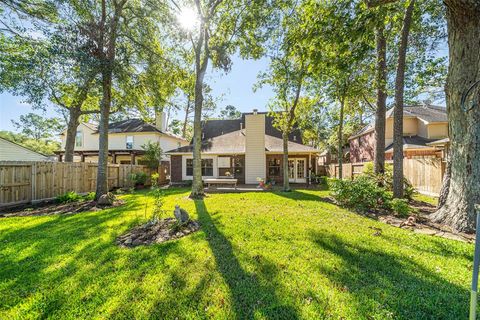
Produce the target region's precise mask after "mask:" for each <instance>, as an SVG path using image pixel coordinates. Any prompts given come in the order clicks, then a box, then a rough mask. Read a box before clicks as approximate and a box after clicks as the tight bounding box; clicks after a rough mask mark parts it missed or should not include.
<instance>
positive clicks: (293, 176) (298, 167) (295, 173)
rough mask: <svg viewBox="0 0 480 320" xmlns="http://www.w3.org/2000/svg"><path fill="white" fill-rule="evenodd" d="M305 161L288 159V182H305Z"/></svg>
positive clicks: (302, 159)
mask: <svg viewBox="0 0 480 320" xmlns="http://www.w3.org/2000/svg"><path fill="white" fill-rule="evenodd" d="M306 172H307V161H306V160H305V158H298V159H288V181H290V182H293V183H306V182H307V173H306Z"/></svg>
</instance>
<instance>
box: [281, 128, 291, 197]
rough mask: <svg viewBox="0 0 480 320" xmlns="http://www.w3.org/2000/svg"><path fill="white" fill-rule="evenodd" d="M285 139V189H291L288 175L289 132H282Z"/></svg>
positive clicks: (286, 190)
mask: <svg viewBox="0 0 480 320" xmlns="http://www.w3.org/2000/svg"><path fill="white" fill-rule="evenodd" d="M282 139H283V164H282V165H283V191H285V192H288V191H290V181H289V177H288V133H285V132H284V133H283V134H282Z"/></svg>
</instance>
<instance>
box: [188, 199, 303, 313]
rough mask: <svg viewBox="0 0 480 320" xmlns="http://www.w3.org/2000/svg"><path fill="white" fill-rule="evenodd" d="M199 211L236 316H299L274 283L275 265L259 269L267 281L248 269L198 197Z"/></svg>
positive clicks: (266, 265)
mask: <svg viewBox="0 0 480 320" xmlns="http://www.w3.org/2000/svg"><path fill="white" fill-rule="evenodd" d="M195 207H196V211H197V214H198V217H199V220H200V223H201V225H202V229H203V230H204V232H205V233H206V236H207V241H208V243H209V246H210V248H211V250H212V252H213V255H214V256H215V261H216V265H217V268H218V271H219V272H220V273H221V275H222V277H223V278H224V280H225V282H226V283H227V285H228V287H229V289H230V294H231V298H232V308H233V312H234V313H235V314H234V317H235V318H236V319H253V318H254V317H255V315H256V314H257V313H259V314H262V316H263V317H264V318H266V319H298V318H299V317H298V314H297V311H296V310H295V308H294V307H293V306H291V305H285V304H282V302H281V301H280V299H279V297H278V295H277V293H276V288H275V287H274V285H273V283H274V281H273V279H274V278H275V274H276V272H277V270H276V268H275V266H274V265H273V264H271V263H268V262H265V263H263V264H262V265H261V266H260V268H259V269H260V270H259V271H260V273H262V274H263V275H264V276H265V278H268V279H269V280H270V281H262V282H268V284H264V283H262V282H261V281H259V279H258V276H259V275H256V274H254V273H249V272H246V271H245V270H244V269H243V268H242V266H241V264H240V261H239V260H238V259H237V257H236V256H235V252H234V248H233V246H232V244H231V243H230V241H229V240H228V239H227V238H226V237H225V235H224V234H222V232H221V231H220V230H219V229H218V228H217V226H216V223H215V221H214V220H213V219H212V217H211V215H210V214H209V212H208V210H207V207H206V206H205V203H204V201H203V200H195Z"/></svg>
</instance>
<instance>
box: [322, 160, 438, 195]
mask: <svg viewBox="0 0 480 320" xmlns="http://www.w3.org/2000/svg"><path fill="white" fill-rule="evenodd" d="M386 162H387V163H392V161H386ZM365 164H366V163H365V162H358V163H344V164H343V165H342V169H343V178H344V179H354V178H355V177H356V176H357V175H359V174H361V173H362V172H363V170H364V167H365ZM338 169H339V165H338V164H331V165H328V166H326V171H327V176H329V177H336V178H338ZM444 172H445V163H444V162H443V161H442V159H440V158H435V157H421V158H413V159H407V158H405V159H403V174H404V176H405V178H407V180H408V181H410V183H411V184H412V185H413V187H414V188H415V189H417V191H418V192H420V193H425V194H430V195H438V194H439V193H440V189H441V188H442V182H443V174H444Z"/></svg>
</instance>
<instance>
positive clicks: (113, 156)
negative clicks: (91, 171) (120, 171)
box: [112, 152, 117, 164]
mask: <svg viewBox="0 0 480 320" xmlns="http://www.w3.org/2000/svg"><path fill="white" fill-rule="evenodd" d="M112 163H113V164H116V163H117V154H116V153H115V152H112Z"/></svg>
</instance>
